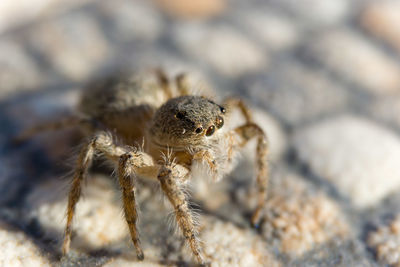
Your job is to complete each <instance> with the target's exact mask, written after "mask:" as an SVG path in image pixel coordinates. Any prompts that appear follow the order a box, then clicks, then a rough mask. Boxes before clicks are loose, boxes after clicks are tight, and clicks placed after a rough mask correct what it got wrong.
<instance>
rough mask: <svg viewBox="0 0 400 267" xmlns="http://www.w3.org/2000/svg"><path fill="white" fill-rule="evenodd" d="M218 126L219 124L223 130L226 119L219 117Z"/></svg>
mask: <svg viewBox="0 0 400 267" xmlns="http://www.w3.org/2000/svg"><path fill="white" fill-rule="evenodd" d="M216 124H217V127H218V129H219V128H221V127H222V126H224V119H223V118H222V117H218V118H217V123H216Z"/></svg>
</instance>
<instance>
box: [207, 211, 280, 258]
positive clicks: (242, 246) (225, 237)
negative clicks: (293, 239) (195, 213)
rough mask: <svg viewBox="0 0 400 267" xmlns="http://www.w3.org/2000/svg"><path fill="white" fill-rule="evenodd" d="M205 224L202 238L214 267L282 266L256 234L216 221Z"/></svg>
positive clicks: (208, 221) (208, 220)
mask: <svg viewBox="0 0 400 267" xmlns="http://www.w3.org/2000/svg"><path fill="white" fill-rule="evenodd" d="M202 221H203V223H204V224H203V225H202V227H204V228H202V230H201V233H200V238H201V239H202V240H204V242H206V244H207V247H206V248H205V249H204V253H205V255H206V256H207V258H208V259H209V261H210V262H212V263H211V266H279V264H278V263H277V262H276V261H275V260H274V258H273V257H272V256H271V255H270V253H269V252H268V250H267V244H266V243H265V242H263V241H262V239H261V238H260V237H257V236H256V235H254V234H253V233H252V232H250V231H248V230H243V229H240V228H238V227H236V226H234V225H233V224H231V223H224V222H221V221H217V220H215V219H214V220H210V219H209V218H205V217H202Z"/></svg>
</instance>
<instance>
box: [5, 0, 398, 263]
mask: <svg viewBox="0 0 400 267" xmlns="http://www.w3.org/2000/svg"><path fill="white" fill-rule="evenodd" d="M16 3H17V2H16V1H12V0H1V1H0V33H1V34H0V125H1V127H0V221H2V222H3V221H4V222H7V225H6V224H3V223H1V224H0V228H1V229H0V236H5V238H6V239H7V240H9V241H7V243H3V242H2V241H1V240H0V250H1V251H9V249H10V248H12V250H13V251H10V253H0V254H2V256H4V257H6V256H7V255H8V256H9V255H17V254H18V253H20V252H21V253H23V254H24V256H27V258H21V257H19V256H15V257H14V256H13V257H14V259H15V262H18V261H19V260H21V261H19V263H20V264H23V265H24V266H29V265H28V264H29V263H28V261H27V259H30V260H29V262H30V263H35V262H42V263H43V264H42V265H44V266H46V264H47V265H50V264H51V265H53V266H54V265H55V266H57V265H58V264H59V265H60V266H61V267H72V266H73V267H76V266H85V267H86V266H195V263H194V260H193V257H192V256H191V254H190V250H189V249H188V248H187V247H186V245H185V243H184V241H183V238H182V236H181V235H180V234H174V232H175V230H176V224H175V223H174V222H173V216H172V215H171V214H172V213H171V212H172V208H171V207H170V205H169V204H168V201H165V198H164V197H162V193H161V190H160V188H159V186H158V184H157V182H156V183H152V182H149V181H138V203H139V207H140V221H139V230H140V234H141V241H142V245H143V250H144V253H145V256H146V258H145V261H144V262H138V260H137V258H136V255H135V250H134V248H133V246H132V243H131V241H130V238H129V233H128V231H127V230H126V226H125V224H126V223H125V221H124V219H123V216H122V209H121V201H120V193H119V190H118V185H117V183H116V182H115V179H114V178H113V177H112V175H111V173H112V170H111V169H109V168H107V167H101V162H95V164H94V166H93V170H91V171H90V175H89V176H90V177H91V178H89V179H88V181H87V185H86V187H85V189H84V198H83V199H82V201H81V202H80V204H79V206H78V208H77V213H78V216H77V217H76V220H75V222H74V226H73V229H74V234H73V244H72V245H73V247H72V253H71V254H70V255H69V256H68V257H62V258H61V254H60V247H61V244H60V243H61V239H62V232H63V228H64V223H65V221H64V220H65V218H64V214H65V201H66V191H67V189H68V183H69V179H70V175H68V174H66V173H67V172H68V171H70V170H71V168H72V167H73V166H74V161H73V160H72V161H71V160H69V158H71V156H72V155H74V154H76V153H74V151H76V150H77V148H78V145H79V144H80V143H81V141H82V140H81V136H80V135H79V133H78V132H77V131H76V129H75V130H74V129H70V130H67V131H60V132H56V133H54V132H49V133H45V134H41V135H39V136H38V137H35V138H32V139H31V140H30V141H28V142H25V143H23V144H20V145H14V144H12V142H11V137H12V136H14V135H16V134H17V133H19V132H20V131H21V130H22V129H25V128H27V127H29V126H31V125H35V124H36V123H39V122H42V121H46V120H49V119H57V118H61V117H63V116H65V115H66V114H69V113H71V112H72V111H73V110H74V105H75V103H76V101H77V99H78V98H79V95H80V90H81V89H82V88H83V84H84V83H86V81H87V80H92V79H97V78H98V77H102V76H103V75H105V74H108V73H110V72H113V71H114V70H115V69H120V68H122V69H128V68H129V69H130V68H135V69H139V70H143V69H145V70H148V69H152V68H154V67H158V66H161V67H162V68H163V69H165V70H166V71H167V72H168V74H170V75H171V76H173V75H176V74H178V73H180V72H188V73H189V74H192V73H195V74H196V75H195V76H192V75H190V76H189V77H190V79H191V86H192V87H193V89H194V91H196V92H197V93H202V92H204V93H202V94H204V95H206V96H210V93H209V91H210V90H209V89H208V88H212V89H214V90H213V91H216V92H217V95H216V97H215V100H216V102H218V103H219V102H220V100H222V99H223V98H224V97H227V96H232V95H237V96H239V97H241V98H243V99H244V100H245V101H246V103H248V105H249V106H250V107H251V108H252V109H253V110H254V111H255V116H254V118H255V121H256V122H257V123H259V124H260V126H261V127H262V128H263V129H264V130H265V131H266V132H267V135H268V136H269V140H270V155H269V162H270V173H271V183H270V186H269V193H270V196H269V199H268V203H267V204H268V205H267V206H268V207H267V208H266V209H265V211H264V212H265V217H264V218H263V221H262V223H261V225H260V228H258V229H254V228H252V227H251V225H250V223H249V220H250V216H251V213H252V211H253V210H254V208H255V203H256V197H255V190H256V187H255V185H254V184H255V179H254V178H255V176H256V173H255V164H254V163H255V162H254V161H255V158H254V156H255V153H254V149H255V147H254V146H255V144H254V142H252V144H249V145H248V146H247V147H246V148H244V151H243V153H241V157H240V158H239V159H238V166H237V168H236V169H234V171H233V172H232V173H231V174H230V175H228V176H227V177H225V179H223V180H222V181H221V182H219V183H212V182H211V181H208V180H207V179H204V178H205V177H196V178H195V179H193V181H192V183H191V186H190V187H189V188H188V192H190V195H191V198H190V203H191V207H192V208H193V209H196V212H197V213H199V214H200V215H199V219H198V220H199V223H200V225H201V232H200V234H201V237H202V239H203V241H204V249H205V251H206V252H207V257H208V258H209V259H210V261H211V260H212V262H211V263H212V266H246V267H247V266H250V265H251V266H257V265H258V266H275V265H277V266H279V265H281V266H318V267H319V266H343V267H344V266H346V267H347V266H363V267H364V266H371V267H376V266H383V265H389V264H392V265H394V266H396V264H398V263H397V262H396V261H398V255H399V252H398V234H397V230H394V229H395V228H396V227H397V226H396V225H397V224H398V223H397V222H398V221H399V219H398V214H399V212H400V208H399V205H398V203H399V201H400V182H399V177H400V174H399V169H398V168H399V167H398V166H399V164H398V159H399V158H400V155H398V153H399V152H398V151H400V145H399V143H400V141H399V138H400V137H399V135H400V119H399V118H400V116H399V114H400V91H399V90H400V57H399V51H400V50H399V49H400V46H399V44H400V41H399V27H398V26H399V25H398V24H399V23H400V22H399V18H400V16H398V13H399V3H398V1H396V0H392V1H390V0H384V1H381V0H370V1H361V0H360V1H348V0H335V1H327V0H303V1H294V0H271V1H261V0H249V1H241V0H229V1H226V0H207V1H196V0H190V1H186V0H174V1H167V0H154V1H146V0H135V1H131V0H117V1H112V3H111V2H110V1H107V0H85V1H76V0H72V1H66V0H60V1H54V0H29V1H28V0H23V1H18V3H17V4H16ZM204 88H207V89H206V90H205V91H206V92H205V91H203V90H201V89H204ZM343 114H356V115H344V116H343ZM230 122H233V123H234V124H236V125H239V124H241V123H243V118H241V117H240V116H239V115H238V113H234V114H233V119H232V120H231V121H230ZM228 125H229V123H228V122H227V123H226V126H228ZM99 163H100V164H99ZM68 165H70V166H68ZM61 176H64V177H68V178H65V179H59V178H58V177H61ZM110 177H111V178H110ZM16 229H17V230H16ZM177 232H178V233H179V231H177ZM12 240H14V241H16V242H14V241H12ZM10 246H11V247H10ZM12 253H15V254H12ZM43 255H44V256H43ZM7 259H8V260H9V259H10V258H7ZM15 264H17V263H15ZM0 265H5V264H2V263H0ZM8 265H10V264H8ZM11 265H12V264H11Z"/></svg>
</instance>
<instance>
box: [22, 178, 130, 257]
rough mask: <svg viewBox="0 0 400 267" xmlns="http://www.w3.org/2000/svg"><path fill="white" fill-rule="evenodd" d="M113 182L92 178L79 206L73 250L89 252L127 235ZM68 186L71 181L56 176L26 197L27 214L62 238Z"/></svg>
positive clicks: (51, 232) (77, 208)
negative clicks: (63, 180) (60, 179)
mask: <svg viewBox="0 0 400 267" xmlns="http://www.w3.org/2000/svg"><path fill="white" fill-rule="evenodd" d="M110 181H111V179H106V178H101V177H96V178H91V179H90V180H89V181H88V182H87V186H85V187H84V190H83V192H82V194H83V198H82V199H81V201H79V203H78V204H77V207H76V217H75V219H74V220H75V221H74V222H75V224H74V227H73V228H74V232H75V238H73V241H72V248H73V249H77V250H79V249H80V250H82V249H83V250H86V251H90V250H94V249H98V248H102V247H105V246H107V245H109V244H111V243H112V242H116V241H118V240H120V239H122V238H124V237H125V235H126V234H128V231H127V227H126V222H125V221H124V218H123V213H122V210H121V208H120V207H121V206H120V205H118V203H116V201H115V199H114V198H116V195H115V191H114V190H113V188H112V186H111V184H110ZM68 185H69V183H68V182H67V183H65V182H64V183H62V182H60V181H59V179H55V180H54V181H52V182H49V183H46V184H43V185H42V186H38V187H37V188H36V189H35V190H34V191H33V192H32V193H31V194H30V195H29V196H28V197H27V205H26V207H27V212H28V213H29V215H28V216H29V217H30V218H35V219H36V220H37V221H38V222H39V224H40V226H41V227H42V228H43V229H48V231H49V232H48V233H46V234H49V235H52V234H53V235H54V237H55V238H57V237H58V238H59V239H61V238H62V236H63V232H64V226H65V214H66V207H67V197H68V188H69V186H68Z"/></svg>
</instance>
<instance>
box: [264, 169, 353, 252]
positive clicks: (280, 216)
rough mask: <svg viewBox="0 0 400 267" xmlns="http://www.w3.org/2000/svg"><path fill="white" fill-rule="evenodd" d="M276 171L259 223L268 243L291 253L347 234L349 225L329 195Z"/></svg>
mask: <svg viewBox="0 0 400 267" xmlns="http://www.w3.org/2000/svg"><path fill="white" fill-rule="evenodd" d="M275 173H277V172H275ZM278 173H279V174H278V176H279V177H277V178H275V179H274V181H273V182H272V184H271V189H270V195H269V199H268V202H267V208H266V217H265V222H264V223H263V225H262V226H261V231H262V234H263V236H264V237H265V238H266V240H267V243H268V244H273V245H275V246H277V247H278V248H279V251H280V252H281V253H285V254H289V255H291V256H292V257H293V256H294V255H296V256H299V255H302V254H304V253H306V252H307V251H310V250H311V249H313V248H315V247H316V246H317V245H319V244H323V243H325V242H327V241H329V240H331V239H333V238H335V237H340V238H345V237H346V236H348V235H349V231H350V229H349V225H348V223H347V221H346V220H345V219H344V217H343V214H342V213H341V211H340V208H339V206H338V205H337V204H336V203H335V202H334V201H333V200H332V199H330V198H329V197H327V196H326V195H325V194H323V193H322V192H316V191H312V190H310V185H308V184H307V183H306V182H304V181H303V180H302V179H301V178H300V177H298V176H296V175H294V174H293V173H287V172H281V173H280V172H278Z"/></svg>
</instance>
